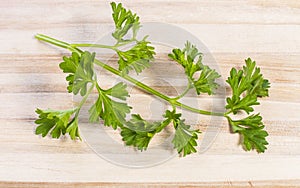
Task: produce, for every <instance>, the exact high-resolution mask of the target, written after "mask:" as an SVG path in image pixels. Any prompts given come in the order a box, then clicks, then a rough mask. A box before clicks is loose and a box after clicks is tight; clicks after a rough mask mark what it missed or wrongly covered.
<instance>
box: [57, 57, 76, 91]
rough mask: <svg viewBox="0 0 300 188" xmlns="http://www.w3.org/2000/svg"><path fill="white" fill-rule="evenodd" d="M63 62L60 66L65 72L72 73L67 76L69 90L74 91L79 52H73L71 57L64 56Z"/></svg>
mask: <svg viewBox="0 0 300 188" xmlns="http://www.w3.org/2000/svg"><path fill="white" fill-rule="evenodd" d="M63 60H64V61H63V62H61V63H60V64H59V67H60V69H61V70H63V72H64V73H71V74H69V75H68V76H67V77H66V80H67V81H68V87H67V89H68V92H69V93H71V92H72V91H73V83H74V74H75V72H76V71H77V68H78V65H79V61H80V56H79V55H78V53H75V52H73V53H72V55H71V56H70V57H66V56H64V57H63Z"/></svg>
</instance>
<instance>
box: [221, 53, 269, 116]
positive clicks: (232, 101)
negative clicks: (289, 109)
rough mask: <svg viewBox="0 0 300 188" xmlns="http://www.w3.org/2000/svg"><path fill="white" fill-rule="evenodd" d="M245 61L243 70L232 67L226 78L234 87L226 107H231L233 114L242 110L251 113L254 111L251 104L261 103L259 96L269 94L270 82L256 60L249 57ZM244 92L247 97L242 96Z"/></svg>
mask: <svg viewBox="0 0 300 188" xmlns="http://www.w3.org/2000/svg"><path fill="white" fill-rule="evenodd" d="M245 62H246V66H243V70H239V71H237V70H236V69H235V68H232V69H231V71H230V76H229V77H228V79H227V80H226V82H227V83H228V84H229V85H230V87H231V89H232V97H231V98H229V97H228V98H227V99H226V101H227V105H226V109H230V110H231V111H232V112H233V114H236V113H237V112H238V111H241V110H243V111H245V112H247V113H248V114H249V113H250V112H252V111H253V108H252V107H251V106H253V105H259V102H257V97H266V96H268V95H269V94H268V93H269V92H268V89H269V88H270V83H269V81H268V80H266V79H264V78H263V75H262V74H261V73H260V68H258V67H256V63H255V61H252V60H251V59H250V58H248V59H246V60H245ZM243 93H244V94H245V97H243V96H241V95H242V94H243Z"/></svg>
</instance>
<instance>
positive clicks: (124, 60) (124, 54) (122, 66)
mask: <svg viewBox="0 0 300 188" xmlns="http://www.w3.org/2000/svg"><path fill="white" fill-rule="evenodd" d="M149 44H150V42H148V41H146V40H145V39H144V40H142V41H138V42H137V43H136V45H135V46H133V47H132V48H131V49H129V50H127V51H117V54H118V56H119V61H118V64H119V70H120V71H122V72H123V73H125V74H128V73H129V71H130V70H134V71H135V72H136V73H137V74H139V73H141V72H142V71H143V70H144V69H145V68H148V67H150V61H152V60H153V59H154V55H155V52H154V47H152V46H149Z"/></svg>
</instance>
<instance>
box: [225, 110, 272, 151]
mask: <svg viewBox="0 0 300 188" xmlns="http://www.w3.org/2000/svg"><path fill="white" fill-rule="evenodd" d="M227 118H228V120H229V124H230V125H231V128H232V131H233V132H234V133H239V134H241V136H242V140H243V145H244V147H245V149H246V150H247V151H249V150H252V149H256V150H257V152H259V153H261V152H264V151H265V150H266V149H267V147H266V145H268V142H267V141H266V137H267V136H268V133H267V132H266V131H265V130H263V128H264V125H263V122H262V117H261V116H260V115H259V114H255V115H250V116H248V117H246V118H244V119H241V120H232V119H231V118H229V117H227Z"/></svg>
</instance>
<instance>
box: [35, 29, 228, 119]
mask: <svg viewBox="0 0 300 188" xmlns="http://www.w3.org/2000/svg"><path fill="white" fill-rule="evenodd" d="M35 37H36V38H37V39H39V40H42V41H45V42H48V43H51V44H54V45H56V46H60V47H63V48H65V49H68V50H71V51H76V52H82V51H81V50H80V49H77V48H76V47H74V46H71V45H70V44H68V43H66V42H62V41H60V40H57V39H53V38H51V37H48V36H46V35H41V34H38V35H36V36H35ZM126 42H127V41H126ZM128 42H129V41H128ZM117 45H118V44H116V46H117ZM122 45H123V43H122ZM94 63H95V64H97V65H99V66H101V67H102V68H104V69H106V70H107V71H109V72H111V73H113V74H115V75H118V76H120V77H122V78H123V79H125V80H127V81H129V82H131V83H132V84H134V85H136V86H138V87H139V88H140V89H143V90H144V91H146V92H148V93H150V94H153V95H155V96H157V97H159V98H161V99H163V100H165V101H167V102H168V103H170V104H171V105H172V106H178V107H180V108H183V109H186V110H189V111H192V112H195V113H198V114H203V115H214V116H224V114H223V113H221V112H210V111H205V110H199V109H196V108H193V107H190V106H187V105H185V104H182V103H181V102H178V101H177V99H176V98H175V99H173V98H170V97H168V96H166V95H164V94H162V93H160V92H159V91H157V90H155V89H153V88H151V87H149V86H147V85H146V84H143V83H142V82H140V81H138V80H136V79H134V78H132V77H130V76H129V75H127V74H123V73H122V72H121V71H119V70H116V69H115V68H113V67H111V66H109V65H107V64H105V63H103V62H101V61H99V60H97V59H95V61H94ZM94 86H95V84H93V85H92V87H91V88H90V89H89V91H88V92H87V94H89V93H90V92H91V90H92V89H93V88H94ZM87 97H88V95H85V96H84V98H83V100H82V101H81V103H80V104H79V106H80V105H81V106H82V105H83V103H84V102H85V101H86V99H87ZM78 113H79V110H78Z"/></svg>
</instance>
